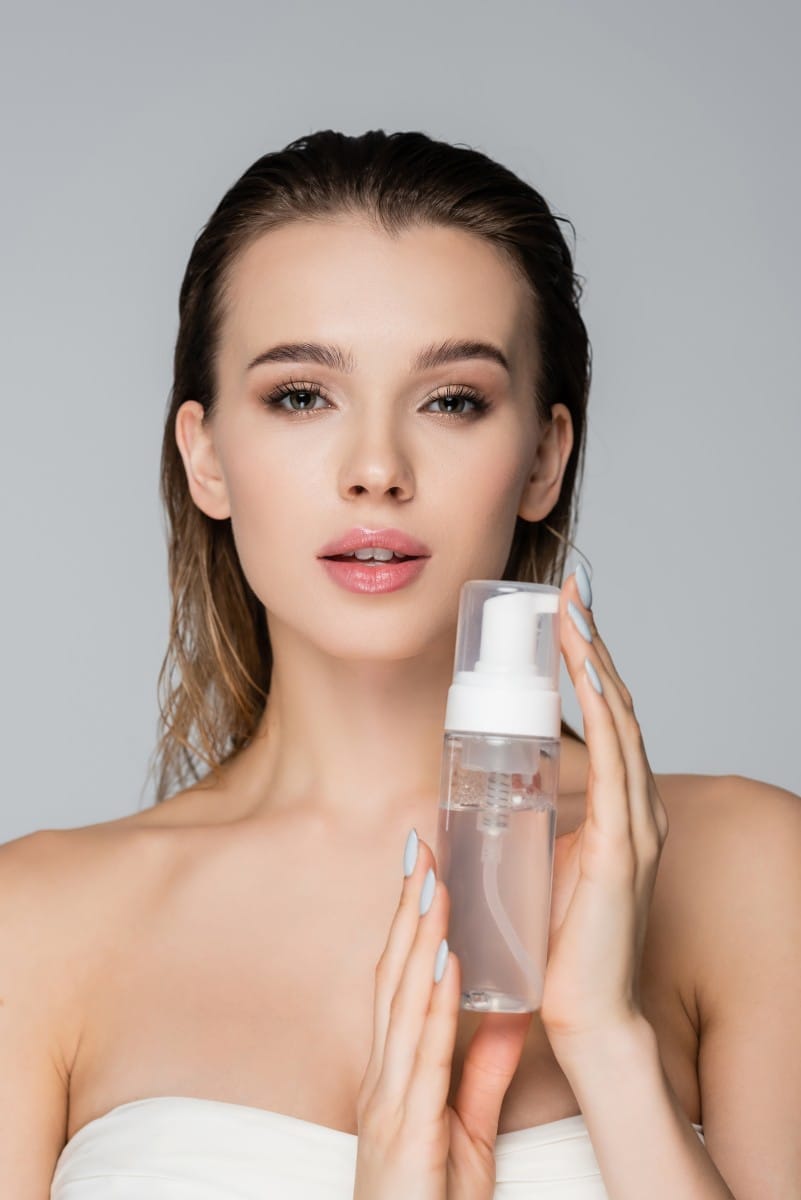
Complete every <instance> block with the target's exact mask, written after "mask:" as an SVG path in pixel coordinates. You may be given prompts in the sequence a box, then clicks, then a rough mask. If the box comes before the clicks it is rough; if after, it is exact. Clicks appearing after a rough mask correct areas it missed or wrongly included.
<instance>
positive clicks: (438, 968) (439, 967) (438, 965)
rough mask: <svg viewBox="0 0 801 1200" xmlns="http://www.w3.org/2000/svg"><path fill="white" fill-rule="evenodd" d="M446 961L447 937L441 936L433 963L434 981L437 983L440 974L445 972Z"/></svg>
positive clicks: (440, 977)
mask: <svg viewBox="0 0 801 1200" xmlns="http://www.w3.org/2000/svg"><path fill="white" fill-rule="evenodd" d="M447 961H448V939H447V938H443V939H442V941H441V942H440V944H439V950H437V957H436V961H435V963H434V983H439V981H440V979H442V976H443V975H444V974H445V964H446V962H447Z"/></svg>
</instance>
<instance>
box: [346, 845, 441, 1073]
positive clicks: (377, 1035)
mask: <svg viewBox="0 0 801 1200" xmlns="http://www.w3.org/2000/svg"><path fill="white" fill-rule="evenodd" d="M415 839H416V844H417V859H416V861H415V863H414V866H413V869H412V872H411V874H410V875H408V876H404V877H403V884H402V887H401V895H400V900H399V902H398V907H397V909H396V911H395V916H394V918H393V920H392V924H391V925H390V929H389V933H388V935H387V942H386V945H385V947H384V950H383V953H382V955H381V957H380V959H379V960H378V963H377V964H376V969H375V997H374V1001H373V1042H372V1046H371V1048H370V1058H369V1061H368V1064H367V1069H366V1071H365V1076H364V1081H363V1084H362V1087H363V1089H365V1090H367V1091H369V1090H371V1088H372V1087H373V1086H374V1085H375V1083H376V1081H377V1080H378V1077H379V1076H380V1074H381V1069H382V1066H383V1061H384V1049H385V1046H386V1040H387V1029H388V1028H389V1021H390V1009H391V1005H392V1000H393V997H394V996H395V993H396V991H397V989H398V985H399V983H400V980H401V978H402V976H403V971H404V967H405V965H406V960H407V958H408V957H409V954H410V952H411V949H412V946H413V945H414V940H415V936H416V934H417V927H418V924H419V922H420V893H421V891H422V887H423V881H424V879H425V876H426V874H427V872H428V870H429V868H430V867H436V862H435V859H434V855H433V853H432V851H431V848H430V847H429V846H428V845H427V843H426V842H425V841H423V839H422V838H420V837H417V834H416V831H415Z"/></svg>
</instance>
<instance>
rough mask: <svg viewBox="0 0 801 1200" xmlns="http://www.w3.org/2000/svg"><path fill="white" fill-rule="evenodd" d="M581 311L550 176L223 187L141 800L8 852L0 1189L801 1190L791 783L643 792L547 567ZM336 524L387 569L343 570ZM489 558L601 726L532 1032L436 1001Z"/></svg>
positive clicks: (444, 969)
mask: <svg viewBox="0 0 801 1200" xmlns="http://www.w3.org/2000/svg"><path fill="white" fill-rule="evenodd" d="M579 297H580V287H579V284H578V281H577V278H576V276H575V274H574V271H573V265H572V259H571V255H570V252H569V250H568V247H567V245H566V243H565V240H564V238H563V236H562V233H561V231H560V228H559V224H558V219H556V218H555V217H554V216H553V215H552V213H551V212H550V210H549V208H548V206H547V204H546V203H545V201H544V200H543V198H542V197H541V196H540V195H539V194H538V193H537V192H536V191H534V190H533V189H532V188H531V187H530V186H529V185H527V184H526V183H525V182H523V181H521V180H520V179H518V178H517V177H516V176H515V175H514V174H513V173H512V172H510V171H509V170H507V169H505V168H504V167H502V166H500V165H498V164H497V163H495V162H493V161H492V160H490V159H489V158H487V157H485V156H484V155H482V154H480V153H478V152H476V151H473V150H469V149H466V148H462V147H455V146H450V145H447V144H443V143H440V142H435V141H433V140H431V139H429V138H428V137H426V136H425V135H423V134H420V133H398V134H394V135H392V136H387V135H385V134H384V133H383V132H380V131H378V132H376V131H373V132H370V133H366V134H364V135H363V136H362V137H345V136H343V135H341V134H339V133H335V132H332V131H324V132H320V133H316V134H314V135H312V136H309V137H305V138H302V139H300V140H298V141H296V142H294V143H292V144H291V145H289V146H288V147H286V148H285V150H283V151H282V152H280V153H275V154H268V155H265V156H264V157H263V158H261V159H259V160H258V161H257V162H256V163H254V164H253V166H252V167H250V168H249V169H248V170H247V171H246V172H245V174H244V175H243V176H242V177H241V179H239V180H238V181H237V183H236V184H235V185H234V186H233V187H232V188H231V189H230V191H229V192H228V193H227V194H226V195H225V196H224V197H223V199H222V201H221V203H220V204H219V206H218V207H217V209H216V211H215V212H214V213H213V215H212V217H211V218H210V220H209V222H208V223H207V225H206V227H205V228H204V229H203V230H202V232H201V234H200V236H199V237H198V239H197V241H196V243H195V246H194V248H193V250H192V253H191V256H190V259H189V264H188V266H187V270H186V275H185V278H184V281H183V285H182V287H181V293H180V326H179V330H178V337H177V345H176V351H175V364H174V365H175V374H174V386H173V389H172V395H171V401H170V405H169V411H168V414H167V421H166V428H165V434H164V445H163V455H162V494H163V498H164V501H165V504H166V509H167V514H168V520H169V562H170V583H171V588H172V596H173V616H172V627H171V639H170V646H169V649H168V654H167V657H166V659H165V664H164V669H163V672H162V677H161V683H162V684H163V703H162V715H163V719H164V733H163V738H162V740H161V743H160V747H159V759H158V762H159V773H158V781H157V795H156V803H155V804H154V805H153V806H152V807H150V808H148V809H146V810H144V811H143V812H139V813H136V814H134V815H132V816H129V817H126V818H125V819H123V820H116V821H110V822H107V823H105V824H101V825H94V826H88V827H83V828H79V829H72V830H64V831H52V830H50V831H48V830H45V831H38V832H36V833H34V834H32V835H29V836H28V837H25V838H22V839H18V840H17V841H15V842H11V843H7V844H6V845H5V846H3V847H2V848H0V868H1V869H0V912H2V914H3V916H2V922H1V923H0V930H1V933H0V937H1V938H2V944H1V945H0V959H1V960H2V963H3V994H4V998H5V1002H4V1006H3V1009H2V1021H1V1022H0V1030H1V1031H2V1032H0V1037H1V1038H2V1042H1V1043H0V1049H1V1050H2V1065H3V1070H2V1073H1V1074H0V1080H1V1082H0V1097H2V1111H1V1114H0V1160H2V1168H3V1169H2V1175H3V1178H4V1184H5V1192H4V1194H8V1195H9V1196H14V1197H15V1198H16V1200H43V1197H45V1196H47V1195H48V1194H49V1195H50V1197H51V1200H94V1198H96V1197H101V1196H102V1197H107V1196H110V1195H114V1196H115V1197H125V1198H133V1197H137V1198H139V1200H144V1198H147V1200H162V1198H163V1200H168V1198H169V1200H176V1198H178V1197H182V1198H186V1200H189V1197H192V1198H197V1200H201V1198H202V1200H223V1198H227V1197H230V1196H237V1197H247V1198H251V1197H252V1198H253V1200H256V1197H259V1198H260V1200H263V1198H264V1197H266V1196H276V1197H283V1198H287V1197H289V1198H294V1197H307V1198H309V1200H316V1198H323V1197H342V1198H343V1200H344V1198H345V1197H352V1196H355V1197H356V1198H357V1200H395V1198H401V1197H402V1198H403V1200H406V1198H411V1197H413V1198H415V1200H445V1198H446V1197H447V1198H448V1200H490V1198H491V1197H493V1196H494V1197H496V1198H497V1197H515V1198H521V1200H522V1198H523V1197H538V1196H542V1197H545V1196H547V1197H551V1198H554V1197H558V1198H560V1200H565V1198H567V1197H570V1198H573V1200H588V1198H590V1197H600V1196H610V1197H614V1198H615V1200H629V1198H631V1200H634V1198H636V1200H641V1198H642V1197H643V1196H648V1197H651V1198H655V1197H670V1198H671V1200H675V1198H676V1197H692V1198H693V1200H701V1198H702V1197H703V1198H709V1200H712V1198H715V1200H718V1198H722V1197H732V1196H734V1197H737V1200H749V1198H754V1200H756V1198H757V1197H759V1200H770V1198H775V1200H779V1198H780V1197H781V1200H788V1198H789V1197H790V1196H793V1195H795V1196H797V1195H800V1194H801V1151H799V1142H798V1137H797V1130H798V1126H799V1119H800V1118H801V1070H799V1066H800V1065H801V1029H800V1028H799V1015H798V1014H799V1012H801V979H800V978H799V967H798V950H799V948H800V946H801V884H800V883H799V871H798V862H799V855H800V854H801V802H800V801H799V798H798V797H797V796H794V795H792V794H791V793H789V792H787V791H785V790H783V789H780V788H776V787H772V786H769V785H767V784H765V783H760V782H757V781H754V780H749V779H745V778H742V777H735V776H731V775H725V774H721V775H717V776H692V775H686V774H671V775H662V776H657V777H654V775H653V774H652V772H651V769H650V767H649V763H648V757H647V752H646V749H645V746H644V743H643V739H642V735H641V731H640V727H639V724H638V720H637V716H636V715H635V710H634V707H633V705H632V698H631V696H630V694H629V692H628V690H627V688H626V686H625V684H624V682H623V681H622V680H621V678H620V676H619V674H618V672H617V670H616V667H615V663H614V658H613V654H612V652H611V650H610V648H609V647H607V645H606V643H605V640H604V634H603V618H602V616H601V617H598V616H596V611H595V607H594V605H595V601H596V599H597V600H599V601H600V605H599V607H600V611H601V612H602V611H603V597H602V596H601V597H594V596H593V593H592V588H591V586H590V579H589V576H588V574H587V572H586V571H585V570H584V569H583V568H579V569H578V570H577V571H576V572H575V573H573V572H571V573H570V574H569V575H567V577H566V578H565V563H566V550H567V547H569V546H570V545H571V532H572V529H573V523H574V520H575V514H576V511H577V495H578V488H579V484H580V478H581V468H582V460H583V451H584V440H585V416H586V404H587V397H588V390H589V382H590V354H589V344H588V339H587V333H586V329H585V326H584V323H583V321H582V318H581V315H580V313H579V307H578V302H579ZM358 547H361V548H364V547H374V548H377V549H378V558H379V559H381V557H382V556H383V557H386V555H385V554H384V553H383V552H384V551H393V562H392V563H388V564H387V563H382V562H381V561H378V562H375V563H374V564H372V565H371V564H366V565H365V566H363V567H361V568H357V567H354V569H353V570H352V571H351V572H344V573H343V572H342V571H341V569H338V568H334V567H332V565H331V559H332V557H334V556H337V555H340V556H341V555H343V554H347V553H348V552H351V553H352V552H354V550H355V549H356V548H358ZM396 551H398V552H401V553H402V554H404V555H408V556H411V557H415V558H418V559H420V560H421V562H420V563H419V564H418V565H416V566H415V567H414V568H411V569H409V568H398V567H397V566H396V565H393V564H394V560H395V555H394V552H396ZM480 578H486V579H510V580H515V579H518V580H528V581H539V582H545V583H555V584H556V585H557V586H559V587H560V589H561V593H560V637H561V650H562V653H563V655H564V660H565V663H566V666H567V670H568V672H569V676H570V679H571V681H572V684H573V686H574V688H575V691H576V695H577V697H578V701H579V703H580V706H581V711H582V715H583V721H584V732H585V737H586V743H585V742H584V741H582V739H581V738H579V737H578V736H577V735H576V734H575V733H574V732H573V731H572V730H571V729H570V728H569V727H568V726H566V725H563V730H562V732H563V745H562V760H561V770H560V790H559V804H558V821H557V829H556V835H557V840H556V847H555V861H554V880H553V892H552V912H551V925H550V937H549V956H548V964H547V971H546V976H545V988H544V995H543V1001H542V1006H541V1009H540V1010H538V1011H537V1012H535V1013H533V1014H532V1013H517V1014H500V1013H490V1014H486V1015H480V1014H476V1013H472V1012H469V1011H463V1010H461V1009H460V965H459V961H458V958H457V957H456V956H455V955H454V954H453V952H451V951H449V950H448V946H447V931H448V907H449V897H448V894H447V889H446V887H445V886H444V884H443V883H442V881H441V880H438V879H437V875H436V869H437V857H436V856H437V846H436V825H437V808H438V802H439V780H440V761H441V752H442V734H443V720H444V709H445V700H446V694H447V689H448V686H449V684H450V682H451V674H452V669H453V654H454V637H455V624H456V614H457V606H458V600H459V591H460V588H461V585H462V584H463V583H464V582H465V581H466V580H468V579H480ZM599 620H600V625H599V624H598V621H599ZM655 633H656V631H654V630H652V629H650V628H649V627H648V625H647V622H646V621H645V620H644V621H643V628H642V638H643V644H644V645H645V644H647V639H648V638H649V637H653V636H654V635H655ZM48 1189H50V1190H49V1192H48Z"/></svg>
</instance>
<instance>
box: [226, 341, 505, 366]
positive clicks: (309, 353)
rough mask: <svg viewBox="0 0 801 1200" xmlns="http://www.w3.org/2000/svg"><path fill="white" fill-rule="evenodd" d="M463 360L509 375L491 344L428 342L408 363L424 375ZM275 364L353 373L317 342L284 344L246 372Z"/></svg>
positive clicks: (341, 357) (348, 359)
mask: <svg viewBox="0 0 801 1200" xmlns="http://www.w3.org/2000/svg"><path fill="white" fill-rule="evenodd" d="M465 358H484V359H488V360H489V361H490V362H496V363H499V364H500V366H502V367H503V369H504V370H505V371H506V372H507V373H509V361H508V359H507V357H506V355H505V354H504V352H503V350H501V349H500V347H499V346H495V345H493V343H492V342H483V341H476V340H469V339H458V338H449V339H448V340H447V341H444V342H440V343H436V342H432V343H431V345H430V346H424V347H423V349H422V350H421V351H420V353H419V354H418V355H417V357H416V358H415V360H414V361H413V362H412V364H411V370H413V371H428V370H431V369H432V368H433V367H440V366H443V365H445V364H446V363H451V362H457V361H459V360H461V359H465ZM278 362H294V363H299V362H311V363H317V364H318V365H319V366H322V367H331V368H332V370H334V371H341V372H342V374H343V375H350V374H352V373H353V371H354V370H355V369H356V362H355V359H354V358H353V356H352V355H351V354H348V355H347V356H346V355H345V354H344V353H343V351H342V350H341V349H340V347H339V346H332V345H324V344H321V343H319V342H284V343H282V344H281V345H279V346H273V347H272V348H271V349H269V350H265V351H263V353H261V354H257V355H256V357H255V358H254V359H253V360H252V361H251V362H249V363H248V365H247V370H248V371H250V370H252V369H253V368H254V367H258V366H261V365H262V364H263V363H278Z"/></svg>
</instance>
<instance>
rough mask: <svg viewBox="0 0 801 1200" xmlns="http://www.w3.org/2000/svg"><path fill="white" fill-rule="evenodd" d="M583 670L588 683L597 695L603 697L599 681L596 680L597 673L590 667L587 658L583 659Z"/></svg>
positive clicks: (590, 664)
mask: <svg viewBox="0 0 801 1200" xmlns="http://www.w3.org/2000/svg"><path fill="white" fill-rule="evenodd" d="M584 670H585V671H586V672H587V674H588V675H589V677H590V683H591V684H592V686H593V687H594V688H595V690H596V692H597V693H598V695H599V696H603V694H604V689H603V688H602V687H601V681H600V679H599V678H598V672H597V671H596V670H595V667H594V666H593V665H592V663H591V662H590V660H589V659H588V658H585V659H584Z"/></svg>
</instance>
